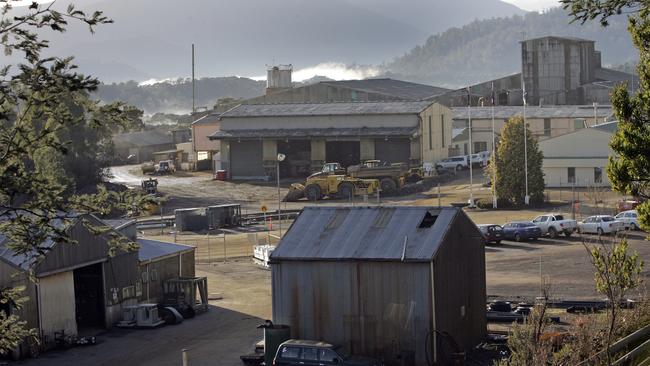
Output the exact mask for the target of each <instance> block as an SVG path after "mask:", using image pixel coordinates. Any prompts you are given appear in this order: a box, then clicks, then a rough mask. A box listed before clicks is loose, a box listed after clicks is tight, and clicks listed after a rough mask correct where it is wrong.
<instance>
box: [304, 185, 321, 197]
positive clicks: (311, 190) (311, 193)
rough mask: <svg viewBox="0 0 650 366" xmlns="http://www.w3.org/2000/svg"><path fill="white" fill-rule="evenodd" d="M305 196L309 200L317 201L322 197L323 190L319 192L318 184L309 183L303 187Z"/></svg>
mask: <svg viewBox="0 0 650 366" xmlns="http://www.w3.org/2000/svg"><path fill="white" fill-rule="evenodd" d="M305 196H306V197H307V199H308V200H310V201H318V200H319V199H321V198H323V192H321V189H320V186H319V185H317V184H310V185H308V186H307V187H305Z"/></svg>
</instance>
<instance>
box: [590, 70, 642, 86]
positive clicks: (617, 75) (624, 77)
mask: <svg viewBox="0 0 650 366" xmlns="http://www.w3.org/2000/svg"><path fill="white" fill-rule="evenodd" d="M594 74H595V76H596V79H599V80H604V81H613V82H618V83H620V82H623V81H632V80H633V79H635V80H636V83H637V84H638V83H639V77H638V76H636V75H634V74H630V73H627V72H623V71H618V70H614V69H608V68H606V67H601V68H597V69H596V70H595V71H594Z"/></svg>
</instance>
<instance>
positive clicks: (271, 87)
mask: <svg viewBox="0 0 650 366" xmlns="http://www.w3.org/2000/svg"><path fill="white" fill-rule="evenodd" d="M292 72H293V65H291V64H289V65H276V66H271V67H269V68H268V69H267V70H266V95H273V94H277V93H281V92H284V91H287V90H289V89H291V87H292V84H291V73H292Z"/></svg>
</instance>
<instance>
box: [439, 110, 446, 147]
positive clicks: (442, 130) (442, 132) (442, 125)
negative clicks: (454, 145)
mask: <svg viewBox="0 0 650 366" xmlns="http://www.w3.org/2000/svg"><path fill="white" fill-rule="evenodd" d="M440 136H442V147H445V115H444V114H441V115H440Z"/></svg>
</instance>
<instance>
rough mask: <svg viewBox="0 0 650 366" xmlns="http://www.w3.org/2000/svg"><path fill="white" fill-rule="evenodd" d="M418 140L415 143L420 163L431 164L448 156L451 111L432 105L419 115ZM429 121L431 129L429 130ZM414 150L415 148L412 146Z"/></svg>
mask: <svg viewBox="0 0 650 366" xmlns="http://www.w3.org/2000/svg"><path fill="white" fill-rule="evenodd" d="M420 119H421V121H420V131H421V134H420V138H419V139H418V141H415V142H416V143H417V144H418V145H419V146H417V147H419V148H420V151H421V153H420V154H419V155H420V156H421V162H423V163H425V162H426V163H433V162H436V161H439V160H441V159H444V158H447V157H448V156H449V147H450V146H451V131H452V114H451V110H450V109H449V108H447V107H445V106H443V105H441V104H438V103H434V104H432V105H431V106H429V108H427V109H426V110H424V111H423V112H422V113H421V114H420ZM429 120H430V121H431V124H430V125H431V128H429ZM414 148H415V146H414Z"/></svg>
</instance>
